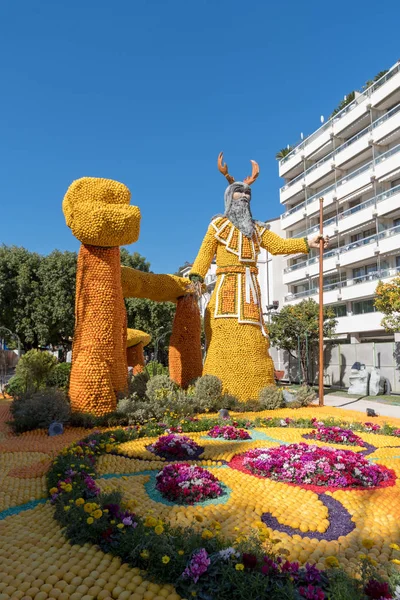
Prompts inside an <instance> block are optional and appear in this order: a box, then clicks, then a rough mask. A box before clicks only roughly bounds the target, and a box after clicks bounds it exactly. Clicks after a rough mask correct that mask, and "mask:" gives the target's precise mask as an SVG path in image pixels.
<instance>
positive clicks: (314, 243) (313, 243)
mask: <svg viewBox="0 0 400 600" xmlns="http://www.w3.org/2000/svg"><path fill="white" fill-rule="evenodd" d="M321 239H323V240H324V249H326V248H329V236H327V235H326V236H325V237H324V236H321V235H317V236H316V237H315V238H312V239H311V240H308V245H309V246H310V248H319V242H320V240H321Z"/></svg>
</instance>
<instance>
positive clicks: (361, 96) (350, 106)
mask: <svg viewBox="0 0 400 600" xmlns="http://www.w3.org/2000/svg"><path fill="white" fill-rule="evenodd" d="M399 70H400V61H398V62H397V63H396V64H395V65H393V67H392V68H391V69H389V71H388V72H387V73H386V74H385V75H383V77H381V78H380V79H378V81H376V82H375V83H373V84H372V85H370V86H369V87H368V88H367V89H366V90H365V91H364V92H362V93H361V94H359V95H358V96H357V98H354V100H353V101H352V102H350V103H349V104H347V106H345V107H344V108H342V110H341V111H339V112H338V113H336V114H335V115H332V117H330V119H329V120H328V121H327V122H326V123H324V124H323V125H321V127H319V128H318V129H317V130H316V131H314V132H313V133H311V134H310V135H309V136H307V137H306V138H305V140H302V141H301V142H299V143H298V144H296V145H295V147H294V148H293V149H292V150H291V152H289V154H287V155H286V156H285V157H284V158H282V159H281V160H280V161H279V165H280V166H282V165H284V164H285V163H286V162H287V161H288V160H290V159H291V158H292V157H293V156H294V155H295V154H297V153H298V152H300V150H302V149H303V148H305V146H306V145H307V144H309V143H310V142H311V141H312V140H314V139H316V138H317V137H318V136H319V135H321V133H322V132H323V131H325V130H326V129H329V128H330V127H332V126H333V123H337V121H338V120H340V119H341V118H342V117H344V116H345V115H347V114H348V113H349V112H350V111H351V110H353V108H355V106H358V105H359V104H361V103H362V102H364V101H365V100H366V99H367V98H369V97H370V96H371V95H372V94H373V93H374V92H375V91H376V90H377V89H378V88H379V87H381V85H383V84H384V83H386V81H388V80H389V79H391V78H392V77H393V76H394V75H396V73H398V72H399Z"/></svg>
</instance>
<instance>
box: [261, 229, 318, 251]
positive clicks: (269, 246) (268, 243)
mask: <svg viewBox="0 0 400 600" xmlns="http://www.w3.org/2000/svg"><path fill="white" fill-rule="evenodd" d="M261 246H262V248H265V249H266V250H268V252H269V253H270V254H299V253H303V254H308V252H310V247H309V245H308V241H307V239H306V238H292V239H289V240H285V239H284V238H281V237H279V235H277V234H276V233H273V232H272V231H269V230H266V231H264V233H263V234H262V236H261Z"/></svg>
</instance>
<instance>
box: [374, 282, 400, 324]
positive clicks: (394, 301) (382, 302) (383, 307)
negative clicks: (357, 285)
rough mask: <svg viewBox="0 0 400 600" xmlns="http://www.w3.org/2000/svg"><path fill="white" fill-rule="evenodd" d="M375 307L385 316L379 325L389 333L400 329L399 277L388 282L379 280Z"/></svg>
mask: <svg viewBox="0 0 400 600" xmlns="http://www.w3.org/2000/svg"><path fill="white" fill-rule="evenodd" d="M374 304H375V308H376V309H377V310H379V311H380V312H382V313H383V314H384V315H385V316H384V317H383V319H382V321H381V325H382V326H383V327H384V328H385V331H388V332H389V333H397V332H399V331H400V277H394V279H392V280H391V281H389V282H388V283H383V282H382V281H380V282H379V283H378V285H377V287H376V298H375V302H374Z"/></svg>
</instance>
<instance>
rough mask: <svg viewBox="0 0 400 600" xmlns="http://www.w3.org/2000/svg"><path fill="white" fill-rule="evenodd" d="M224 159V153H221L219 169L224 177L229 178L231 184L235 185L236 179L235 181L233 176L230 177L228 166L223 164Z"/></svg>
mask: <svg viewBox="0 0 400 600" xmlns="http://www.w3.org/2000/svg"><path fill="white" fill-rule="evenodd" d="M223 158H224V153H223V152H220V153H219V155H218V169H219V171H221V173H222V175H224V177H226V178H227V180H228V181H229V183H234V181H235V179H234V177H232V175H229V173H228V165H227V164H226V163H225V164H223V162H222V161H223Z"/></svg>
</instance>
